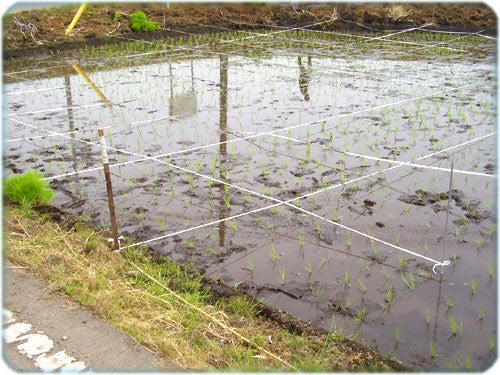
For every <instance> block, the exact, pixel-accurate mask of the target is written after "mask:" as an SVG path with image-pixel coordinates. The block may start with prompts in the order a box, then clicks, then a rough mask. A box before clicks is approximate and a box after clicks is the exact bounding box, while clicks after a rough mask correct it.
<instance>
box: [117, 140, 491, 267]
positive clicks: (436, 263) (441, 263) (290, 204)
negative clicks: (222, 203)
mask: <svg viewBox="0 0 500 375" xmlns="http://www.w3.org/2000/svg"><path fill="white" fill-rule="evenodd" d="M492 135H493V134H489V135H485V136H482V137H478V138H477V139H474V140H470V141H467V142H464V143H463V144H461V145H455V146H452V147H449V148H447V149H444V150H441V151H438V152H435V153H432V154H429V155H425V156H422V157H420V158H418V159H417V160H423V159H426V158H429V157H431V156H434V155H436V154H438V153H442V152H445V151H450V150H453V149H455V148H457V147H460V146H463V145H465V144H470V143H472V142H478V141H481V140H483V139H485V138H487V137H490V136H492ZM122 152H124V151H123V150H122ZM125 152H126V151H125ZM134 154H135V153H134ZM136 155H138V154H136ZM160 162H161V163H163V164H166V165H169V166H170V167H172V168H175V169H179V170H181V171H183V172H187V173H190V174H194V175H195V176H198V177H202V178H205V179H208V180H211V181H214V182H216V183H219V184H223V185H226V186H228V187H231V188H235V189H237V190H240V191H243V192H246V193H249V194H253V195H255V196H258V197H259V198H264V199H268V200H272V201H274V202H277V203H276V204H273V205H270V206H266V207H262V208H259V209H255V210H251V211H248V212H244V213H241V214H238V215H233V216H231V217H228V218H225V219H219V220H216V221H212V222H210V223H204V224H201V225H198V226H195V227H191V228H187V229H183V230H181V231H177V232H175V233H169V234H166V235H162V236H158V237H155V238H152V239H148V240H146V241H141V242H137V243H134V244H132V245H128V246H125V247H122V249H125V248H129V247H135V246H139V245H144V244H147V243H151V242H154V241H158V240H161V239H165V238H168V237H172V236H175V235H179V234H182V233H186V232H189V231H192V230H196V229H200V228H204V227H206V226H210V225H214V224H218V223H221V222H223V221H227V220H233V219H236V218H238V217H242V216H245V215H249V214H252V213H256V212H259V211H263V210H267V209H270V208H273V207H276V206H279V205H286V206H288V207H291V208H293V209H295V210H298V211H301V212H303V213H305V214H308V215H310V216H313V217H315V218H317V219H320V220H323V221H326V222H328V223H330V224H332V225H336V226H338V227H340V228H342V229H345V230H348V231H351V232H353V233H356V234H358V235H360V236H363V237H365V238H368V239H370V240H372V241H376V242H379V243H382V244H384V245H386V246H389V247H392V248H394V249H397V250H399V251H402V252H405V253H408V254H411V255H413V256H416V257H420V258H422V259H425V260H427V261H430V262H433V263H434V266H433V268H432V270H433V272H434V273H436V271H435V268H436V266H443V267H444V266H446V265H449V264H450V261H448V260H443V261H438V260H435V259H432V258H430V257H427V256H425V255H422V254H419V253H416V252H414V251H412V250H409V249H405V248H403V247H401V246H397V245H394V244H391V243H390V242H387V241H385V240H381V239H379V238H376V237H374V236H371V235H368V234H366V233H363V232H361V231H358V230H357V229H354V228H351V227H348V226H345V225H343V224H340V223H338V222H335V221H332V220H330V219H327V218H325V217H323V216H320V215H318V214H316V213H314V212H310V211H308V210H305V209H303V208H301V207H298V206H296V205H295V204H293V202H295V201H297V200H300V199H303V198H306V197H310V196H313V195H316V194H319V193H323V192H326V191H328V190H331V189H334V188H337V187H340V186H345V185H348V184H352V183H355V182H358V181H360V180H363V179H366V178H369V177H373V176H376V175H378V174H380V173H385V172H387V171H390V170H393V169H396V168H399V167H402V166H403V165H412V164H413V162H411V161H410V162H406V163H404V162H403V163H401V164H398V165H395V166H393V167H390V168H386V169H384V170H382V171H377V172H373V173H370V174H368V175H365V176H361V177H358V178H355V179H352V180H350V181H347V182H345V183H341V184H337V185H332V186H329V187H327V188H323V189H319V190H316V191H314V192H311V193H309V194H305V195H303V196H300V197H295V198H292V199H289V200H287V201H282V200H280V199H277V198H274V197H270V196H268V195H264V194H260V193H258V192H255V191H252V190H249V189H246V188H244V187H241V186H237V185H234V184H231V183H228V182H226V181H223V180H220V179H217V178H214V177H211V176H207V175H203V174H201V173H198V172H195V171H192V170H189V169H187V168H183V167H180V166H177V165H175V164H171V163H167V162H164V161H160Z"/></svg>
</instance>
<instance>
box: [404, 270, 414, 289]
mask: <svg viewBox="0 0 500 375" xmlns="http://www.w3.org/2000/svg"><path fill="white" fill-rule="evenodd" d="M401 279H402V280H403V282H404V283H405V285H406V287H407V288H408V289H410V290H414V289H415V279H414V277H413V273H412V272H410V275H409V277H408V278H406V277H405V275H404V274H402V275H401Z"/></svg>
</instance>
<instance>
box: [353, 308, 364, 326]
mask: <svg viewBox="0 0 500 375" xmlns="http://www.w3.org/2000/svg"><path fill="white" fill-rule="evenodd" d="M365 315H366V308H365V307H364V306H363V308H361V310H358V311H356V314H354V320H355V321H356V323H358V324H361V323H363V319H364V318H365Z"/></svg>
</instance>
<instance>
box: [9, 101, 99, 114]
mask: <svg viewBox="0 0 500 375" xmlns="http://www.w3.org/2000/svg"><path fill="white" fill-rule="evenodd" d="M102 106H103V104H102V103H97V104H87V105H77V106H72V107H60V108H49V109H40V110H38V111H27V112H20V113H10V114H9V116H23V115H33V114H37V113H45V112H59V111H66V110H68V109H82V108H94V107H102Z"/></svg>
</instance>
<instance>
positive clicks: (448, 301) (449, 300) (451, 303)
mask: <svg viewBox="0 0 500 375" xmlns="http://www.w3.org/2000/svg"><path fill="white" fill-rule="evenodd" d="M444 299H445V302H446V309H447V310H449V309H451V308H452V307H453V306H455V301H453V299H452V298H451V297H448V296H444Z"/></svg>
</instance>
